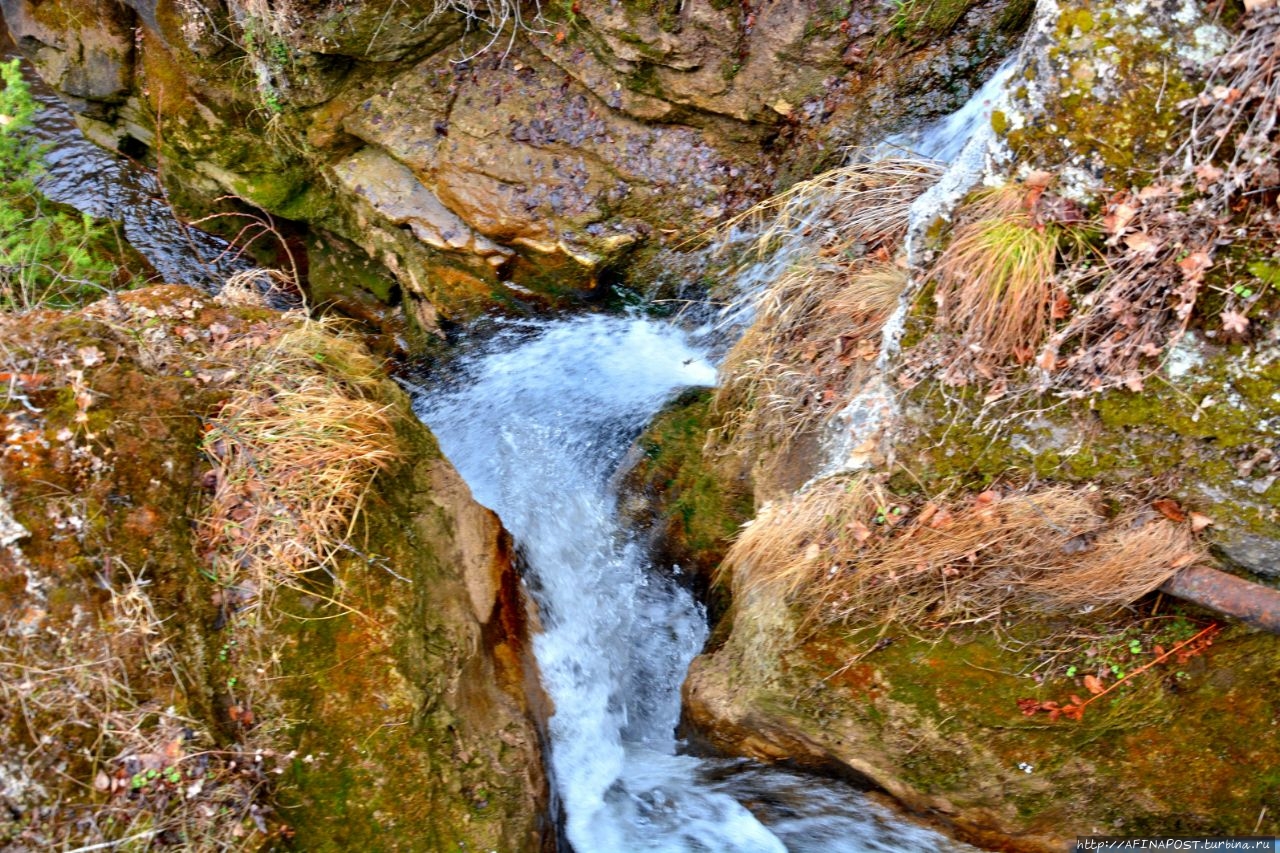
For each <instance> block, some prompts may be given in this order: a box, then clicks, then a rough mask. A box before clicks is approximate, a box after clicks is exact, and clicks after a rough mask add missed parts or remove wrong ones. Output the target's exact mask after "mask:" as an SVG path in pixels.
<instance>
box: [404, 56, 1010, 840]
mask: <svg viewBox="0 0 1280 853" xmlns="http://www.w3.org/2000/svg"><path fill="white" fill-rule="evenodd" d="M1015 65H1016V63H1014V62H1012V61H1011V62H1007V63H1006V64H1005V65H1004V66H1002V67H1001V69H1000V71H999V72H997V74H996V75H995V76H994V77H993V78H992V79H991V81H989V82H988V84H987V85H986V86H984V87H983V88H982V89H981V90H980V91H979V92H978V93H976V94H975V96H974V97H973V98H972V99H971V100H970V101H969V103H967V104H966V105H965V106H964V107H963V108H962V109H961V110H959V111H958V112H957V113H955V114H954V115H952V116H949V117H947V118H946V119H943V120H942V121H940V122H938V123H936V124H934V125H932V126H930V127H927V128H925V129H924V130H923V131H922V132H921V133H919V134H918V135H916V136H915V137H910V138H907V137H904V138H900V139H897V140H889V141H888V143H887V144H895V145H898V146H901V145H905V144H910V145H912V146H914V147H916V148H918V149H919V150H921V152H922V153H924V154H927V155H930V156H933V157H937V158H944V159H947V160H949V161H950V166H949V167H948V169H947V170H946V172H945V174H944V175H943V176H942V178H941V179H940V180H939V182H938V183H937V185H936V186H935V187H934V188H932V189H930V190H929V191H927V192H926V193H925V194H924V195H922V196H921V197H920V198H919V200H918V201H917V203H916V206H915V207H913V209H912V235H913V236H911V237H909V238H908V240H909V248H908V251H909V253H910V252H911V251H913V249H911V248H910V247H911V245H913V243H914V241H915V240H917V239H918V236H919V232H920V230H921V229H923V228H925V227H927V223H928V222H931V221H933V220H934V219H935V218H936V217H937V216H939V215H944V214H945V212H946V211H947V210H949V209H950V207H951V206H953V205H954V204H955V202H956V201H957V200H958V199H959V198H960V197H961V196H962V195H963V193H964V192H966V191H967V190H968V188H969V187H970V186H971V185H972V184H973V182H974V181H975V180H976V179H977V177H978V175H979V174H980V173H981V170H982V168H983V166H984V164H985V162H986V158H987V154H988V148H989V145H990V143H991V140H992V134H991V132H990V110H991V109H992V108H993V104H994V103H996V101H997V99H998V98H1000V97H1001V93H1002V92H1003V87H1004V84H1005V82H1006V81H1007V79H1008V77H1009V75H1011V74H1012V73H1013V70H1014V68H1015ZM788 243H789V244H790V245H784V246H783V247H781V248H780V249H779V250H778V251H777V252H775V253H773V255H772V256H770V257H768V258H765V259H763V260H762V261H760V263H758V264H754V265H751V266H750V267H748V268H746V269H744V270H743V271H741V273H740V281H739V292H740V293H741V292H742V291H743V290H744V289H746V288H747V287H749V286H750V284H744V283H743V282H746V281H747V280H748V279H750V280H752V281H754V283H755V286H761V282H765V281H767V280H768V279H769V277H770V276H772V275H776V274H777V273H778V272H780V271H781V270H782V269H784V268H785V266H786V264H788V263H789V262H790V258H792V257H794V256H795V253H797V252H802V251H803V250H804V248H803V238H802V237H801V235H800V234H799V233H797V234H796V235H795V239H794V240H791V241H788ZM905 310H906V308H905V303H904V306H903V307H902V308H901V309H900V311H899V314H900V315H905ZM744 320H745V318H744V317H742V316H738V315H735V316H730V317H728V318H727V319H726V318H722V322H721V324H720V326H719V329H720V330H721V336H722V335H723V328H724V327H725V326H726V325H729V326H740V325H742V324H743V322H744ZM901 322H902V318H901V316H899V317H898V318H897V319H896V320H895V321H894V323H893V325H894V328H895V329H897V330H900V327H901ZM714 325H715V324H709V325H708V326H705V327H704V328H703V329H701V330H698V332H696V333H695V334H693V335H690V334H686V333H685V332H684V331H682V330H681V329H680V328H678V327H677V326H674V325H670V324H665V323H662V322H659V321H657V320H653V319H650V318H646V317H643V316H628V317H618V316H582V317H574V318H569V319H555V320H545V321H534V322H523V323H519V324H512V325H510V326H509V327H508V328H506V329H505V330H504V331H502V332H501V333H499V334H497V335H495V336H493V337H492V338H491V339H489V340H488V341H487V342H485V343H483V344H482V345H480V346H479V347H478V348H477V349H476V350H474V351H473V352H471V353H470V354H468V355H466V356H464V357H462V358H461V360H460V363H459V364H456V365H455V366H454V369H455V372H456V375H455V376H454V377H453V378H452V379H451V380H450V381H449V382H448V383H447V384H443V385H441V386H439V387H433V388H430V389H424V390H421V391H419V392H418V393H417V394H416V395H415V401H416V402H415V405H416V408H417V412H418V414H419V416H420V417H421V418H422V419H423V420H424V421H425V422H426V423H427V424H428V425H429V426H430V427H431V429H432V430H433V431H434V432H435V434H436V436H437V438H438V439H439V441H440V446H441V448H442V450H443V451H444V453H445V455H446V456H447V457H448V458H449V459H450V460H451V461H452V462H453V463H454V465H456V466H457V468H458V469H459V471H460V472H461V473H462V476H463V477H464V478H465V479H466V480H467V482H468V483H469V484H470V486H471V488H472V491H473V492H474V494H475V496H476V498H477V499H478V500H479V501H480V502H481V503H483V504H485V505H487V506H489V507H491V508H493V509H494V510H495V511H496V512H497V513H498V514H499V516H501V518H502V520H503V522H504V523H505V524H506V526H507V528H508V529H509V530H510V531H511V533H512V535H513V536H514V538H515V540H516V542H517V544H518V546H519V547H520V549H521V551H522V553H523V554H524V556H525V558H526V561H527V567H528V573H527V577H526V580H527V583H528V588H529V590H530V593H531V595H532V597H533V599H534V601H535V602H536V604H537V606H538V609H539V612H540V615H541V623H542V627H543V630H542V632H541V633H540V634H539V635H538V636H537V637H535V639H534V652H535V655H536V657H537V660H538V666H539V670H540V673H541V678H542V682H543V686H544V687H545V689H546V690H547V693H548V694H549V695H550V697H551V699H552V701H553V703H554V705H555V713H554V715H553V716H552V718H551V720H550V723H549V728H550V739H551V744H550V753H551V755H550V770H551V775H552V778H553V782H554V784H555V786H556V790H557V793H558V794H559V798H560V802H561V803H562V805H563V809H564V820H565V834H566V836H567V838H568V840H569V843H570V844H571V845H572V847H573V849H574V850H575V851H577V853H621V851H626V853H650V852H651V851H652V853H693V851H708V853H727V852H728V851H741V853H775V851H776V852H777V853H783V852H784V851H792V853H807V852H809V851H811V853H863V851H872V850H875V851H937V850H947V849H953V850H959V849H967V848H963V846H962V845H958V844H955V843H954V842H951V841H948V840H947V839H945V838H943V837H942V836H940V835H938V834H936V833H934V832H932V831H929V830H926V829H923V828H921V827H918V826H915V825H912V824H909V823H906V822H904V821H903V820H902V819H900V818H897V817H895V816H893V815H892V814H891V813H889V812H888V811H886V810H885V809H884V808H883V807H881V806H879V805H877V804H875V803H874V802H872V801H870V800H868V799H867V798H865V797H864V796H863V795H862V794H861V793H860V792H859V791H857V790H855V789H853V788H851V787H849V786H846V785H843V784H842V783H839V782H835V781H831V780H824V779H818V778H814V777H809V776H804V775H800V774H796V773H794V772H790V771H783V770H780V769H777V768H769V767H762V766H759V765H755V764H753V763H750V762H737V761H725V760H712V759H705V758H697V757H693V756H691V755H687V754H683V753H682V750H681V746H682V745H681V744H680V743H679V742H678V741H677V739H676V737H675V728H676V724H677V722H678V719H679V713H680V693H679V689H680V684H681V683H682V681H683V680H684V676H685V673H686V671H687V668H688V665H689V663H690V661H691V660H692V659H693V657H694V656H695V655H696V654H698V653H699V652H700V651H701V649H702V645H703V643H704V642H705V640H706V633H707V628H706V619H705V614H704V613H703V611H702V608H701V607H700V606H699V604H698V603H697V602H696V601H695V600H694V599H693V597H692V596H691V595H690V594H689V592H688V590H687V589H686V588H684V587H683V586H681V585H680V584H679V583H677V582H676V581H675V580H674V579H673V578H672V577H671V576H670V575H669V574H665V573H663V572H660V571H659V570H658V567H655V566H653V565H651V564H650V562H649V557H648V555H647V554H646V553H645V551H644V549H643V548H642V547H641V545H640V544H639V543H638V542H637V541H636V540H635V539H634V538H633V537H632V536H630V535H629V534H628V532H627V531H626V530H625V529H624V528H623V526H622V525H621V523H620V521H619V519H618V515H617V506H616V495H615V494H614V493H613V491H612V490H611V488H612V487H611V483H612V481H613V477H612V475H613V474H614V473H615V469H616V467H617V466H618V464H619V463H620V462H621V460H622V458H623V456H624V454H625V452H626V450H627V448H628V447H629V446H630V444H631V443H632V442H633V441H634V440H635V438H636V436H637V435H639V433H640V431H641V430H642V429H643V427H644V426H645V424H647V423H648V422H649V420H650V419H651V418H652V417H653V416H654V415H655V414H656V413H657V412H658V410H659V409H660V408H661V406H662V405H663V404H664V403H665V402H666V401H667V400H668V399H670V398H671V397H672V396H673V395H674V393H675V392H676V391H677V390H678V389H680V388H682V387H687V386H698V385H704V386H705V385H712V384H714V382H715V368H714V366H713V365H712V363H711V359H710V355H709V352H710V350H709V347H710V346H711V345H712V344H710V343H707V342H708V341H711V340H713V339H714V338H715V337H716V334H715V332H714V329H713V326H714ZM897 333H898V332H897V331H895V330H894V329H888V330H886V332H885V338H884V342H885V343H884V353H883V354H882V358H881V363H882V364H881V366H882V369H883V367H884V364H885V363H886V362H887V359H888V357H889V356H888V353H889V352H890V351H891V349H892V347H893V346H894V345H895V343H896V334H897ZM695 341H696V342H695ZM875 385H876V387H875V388H873V389H872V390H871V391H870V392H868V394H866V395H863V396H861V397H860V398H859V400H855V401H854V405H852V406H850V408H849V409H847V410H846V411H845V412H843V413H841V415H840V416H839V417H838V420H839V422H840V423H841V424H842V430H841V432H842V435H840V436H839V437H837V440H836V441H835V442H834V443H833V448H834V449H833V456H832V459H833V470H834V469H836V468H838V466H839V465H841V464H844V462H845V460H846V457H847V455H848V453H847V451H848V446H849V445H848V444H847V443H848V442H849V441H852V440H855V439H857V438H859V437H864V436H866V435H867V434H868V430H874V429H876V428H877V427H878V425H880V424H882V423H883V421H884V419H885V418H887V417H889V416H891V414H892V398H891V396H890V395H889V394H888V391H887V389H886V388H884V386H883V383H882V382H879V383H875ZM841 442H844V443H845V444H843V445H842V444H841ZM841 447H844V455H843V456H842V455H841V452H842V451H841ZM746 804H750V806H751V808H750V809H748V807H747V805H746Z"/></svg>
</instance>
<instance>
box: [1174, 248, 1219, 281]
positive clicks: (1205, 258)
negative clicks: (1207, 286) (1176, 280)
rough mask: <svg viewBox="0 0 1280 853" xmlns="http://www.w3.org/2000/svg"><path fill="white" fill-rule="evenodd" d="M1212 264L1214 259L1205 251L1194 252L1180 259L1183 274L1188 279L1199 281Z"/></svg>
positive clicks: (1179, 266) (1179, 263) (1179, 265)
mask: <svg viewBox="0 0 1280 853" xmlns="http://www.w3.org/2000/svg"><path fill="white" fill-rule="evenodd" d="M1211 266H1213V261H1212V260H1211V259H1210V258H1209V255H1208V254H1207V253H1205V252H1192V253H1191V254H1189V255H1187V256H1186V257H1185V258H1183V259H1182V260H1180V261H1178V268H1179V269H1181V270H1182V276H1183V278H1185V279H1186V280H1187V281H1199V280H1200V279H1201V278H1203V277H1204V271H1205V270H1207V269H1208V268H1209V267H1211Z"/></svg>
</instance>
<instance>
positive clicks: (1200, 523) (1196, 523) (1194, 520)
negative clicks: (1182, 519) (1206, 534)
mask: <svg viewBox="0 0 1280 853" xmlns="http://www.w3.org/2000/svg"><path fill="white" fill-rule="evenodd" d="M1187 517H1188V518H1190V519H1191V531H1192V532H1193V533H1199V532H1200V531H1201V530H1204V529H1205V528H1206V527H1208V526H1209V525H1211V524H1213V519H1212V518H1210V517H1209V516H1207V515H1205V514H1204V513H1202V512H1191V513H1188V514H1187Z"/></svg>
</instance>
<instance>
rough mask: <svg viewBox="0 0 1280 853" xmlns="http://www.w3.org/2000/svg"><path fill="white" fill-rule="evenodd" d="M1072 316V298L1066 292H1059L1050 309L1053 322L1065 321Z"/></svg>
mask: <svg viewBox="0 0 1280 853" xmlns="http://www.w3.org/2000/svg"><path fill="white" fill-rule="evenodd" d="M1070 316H1071V298H1070V297H1069V296H1067V294H1066V292H1065V291H1062V290H1059V291H1058V294H1057V296H1055V297H1054V299H1053V305H1052V306H1051V307H1050V309H1049V317H1050V319H1053V320H1065V319H1066V318H1067V317H1070Z"/></svg>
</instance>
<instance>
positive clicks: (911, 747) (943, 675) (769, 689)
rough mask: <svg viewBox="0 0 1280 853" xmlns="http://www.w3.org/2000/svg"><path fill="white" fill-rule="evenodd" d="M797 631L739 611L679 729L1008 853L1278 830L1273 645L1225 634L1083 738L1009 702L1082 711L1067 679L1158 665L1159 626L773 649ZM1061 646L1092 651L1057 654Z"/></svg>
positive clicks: (757, 609) (1074, 726)
mask: <svg viewBox="0 0 1280 853" xmlns="http://www.w3.org/2000/svg"><path fill="white" fill-rule="evenodd" d="M1161 626H1164V627H1161ZM794 627H795V623H794V622H792V621H791V620H790V619H789V618H783V620H782V622H781V624H780V623H779V614H778V613H777V608H776V605H773V604H771V603H769V602H749V603H746V604H745V606H744V602H743V601H742V600H741V599H740V600H739V601H738V602H737V607H736V611H735V614H734V630H733V634H732V636H731V638H730V640H729V642H728V643H727V644H726V645H725V646H724V647H723V648H721V649H720V650H718V651H717V652H716V653H715V654H713V655H709V656H704V657H702V658H699V659H698V660H696V661H695V662H694V665H693V668H692V670H691V672H690V676H689V680H688V681H687V683H686V686H685V699H686V702H687V707H688V714H689V716H690V718H691V720H692V721H693V722H694V723H695V724H696V725H697V726H698V727H699V729H700V730H701V731H703V732H705V733H707V734H708V735H709V736H710V737H711V739H712V740H713V742H714V743H716V744H717V745H719V746H720V747H721V748H724V749H726V750H728V751H730V752H732V753H735V754H741V755H749V756H752V757H755V758H759V759H761V760H765V761H775V760H778V759H783V758H785V759H788V760H793V761H798V762H800V763H802V764H805V765H808V766H810V767H814V768H815V769H818V770H823V771H828V772H829V771H831V770H832V769H836V768H838V769H840V770H842V771H843V772H844V773H852V774H854V775H856V776H859V777H861V778H863V779H864V780H866V781H868V782H870V783H871V784H873V785H876V786H878V787H881V788H883V789H884V790H886V791H888V792H889V793H891V794H892V795H894V797H896V798H897V799H898V800H900V801H901V802H903V803H904V804H906V805H907V806H908V807H909V808H911V809H913V810H915V811H917V812H919V813H921V814H924V815H928V816H930V817H932V818H934V819H937V820H940V821H942V822H943V823H944V824H945V825H948V826H950V827H951V828H952V830H953V831H955V832H956V833H957V834H959V835H960V836H961V837H964V838H967V839H969V840H971V841H973V842H975V843H978V844H980V845H983V846H991V847H994V848H998V849H1004V850H1035V851H1040V850H1044V851H1048V850H1061V849H1063V848H1064V847H1065V846H1067V845H1068V844H1069V843H1070V841H1071V840H1072V839H1073V838H1074V837H1075V836H1076V835H1085V834H1099V835H1125V836H1132V835H1143V834H1148V833H1155V834H1166V833H1187V834H1206V835H1214V834H1224V835H1225V834H1248V833H1250V832H1252V831H1254V830H1255V828H1258V827H1260V828H1259V829H1258V831H1262V832H1273V831H1274V828H1275V827H1276V826H1278V825H1280V824H1277V823H1276V822H1275V819H1274V818H1272V817H1271V813H1272V811H1273V810H1274V808H1275V804H1276V803H1277V802H1278V799H1277V798H1280V777H1277V775H1276V773H1275V772H1274V768H1276V767H1280V752H1278V751H1277V749H1278V744H1280V741H1277V739H1276V738H1275V736H1274V731H1273V730H1274V724H1275V715H1276V713H1277V709H1276V707H1275V701H1274V698H1273V697H1274V685H1275V683H1276V682H1275V679H1276V673H1277V663H1280V658H1278V657H1277V655H1280V644H1277V642H1276V639H1275V638H1274V637H1272V636H1270V635H1266V634H1258V633H1254V632H1252V631H1250V630H1248V629H1245V628H1232V629H1230V630H1228V631H1227V632H1226V633H1224V634H1223V635H1222V636H1221V637H1220V638H1219V639H1218V640H1217V641H1216V642H1214V644H1213V645H1212V646H1211V647H1210V648H1209V649H1208V650H1207V651H1204V652H1203V653H1201V654H1198V655H1196V656H1194V657H1191V658H1188V659H1186V660H1185V661H1183V662H1181V663H1179V662H1177V660H1176V659H1171V660H1170V662H1169V663H1167V664H1162V665H1157V666H1155V667H1154V668H1152V669H1150V670H1148V671H1146V672H1143V673H1141V674H1138V675H1135V676H1134V677H1133V678H1132V679H1131V680H1130V681H1129V682H1127V683H1126V684H1125V685H1124V686H1122V687H1121V688H1119V689H1117V690H1116V691H1114V692H1113V693H1110V694H1108V695H1106V696H1103V697H1100V698H1099V699H1098V701H1096V702H1094V703H1093V704H1091V705H1090V706H1088V707H1087V709H1086V711H1085V713H1084V715H1083V718H1082V719H1080V720H1078V721H1077V720H1073V719H1068V718H1066V717H1061V718H1057V719H1052V720H1051V719H1050V718H1049V716H1048V715H1046V714H1037V715H1034V716H1026V715H1024V714H1023V713H1021V711H1020V706H1019V700H1027V699H1030V700H1032V702H1033V703H1035V702H1044V701H1054V702H1060V703H1062V704H1064V705H1065V704H1070V702H1071V699H1070V697H1071V696H1072V695H1073V694H1082V695H1084V696H1089V695H1090V694H1089V692H1088V690H1087V689H1086V688H1085V687H1084V686H1082V685H1081V683H1080V675H1083V674H1089V673H1092V672H1096V671H1098V670H1099V669H1100V668H1101V669H1102V670H1104V671H1105V668H1106V667H1107V666H1109V665H1110V663H1109V662H1110V661H1112V660H1113V659H1114V660H1115V661H1119V662H1120V665H1123V666H1125V667H1128V668H1134V667H1137V666H1139V665H1141V664H1142V663H1145V662H1148V661H1151V660H1154V659H1155V656H1156V655H1155V654H1154V652H1153V651H1152V650H1153V648H1154V646H1155V645H1157V644H1161V643H1163V645H1162V648H1164V647H1166V646H1168V647H1170V648H1171V647H1172V643H1173V641H1174V640H1175V637H1176V638H1181V639H1186V638H1187V635H1188V634H1190V629H1188V628H1187V627H1186V626H1185V625H1183V624H1180V623H1178V621H1177V620H1159V619H1157V620H1152V621H1150V622H1141V621H1139V622H1138V623H1136V625H1132V624H1131V625H1128V626H1127V627H1125V626H1122V625H1120V624H1107V623H1098V622H1096V621H1091V622H1085V623H1080V624H1077V625H1074V626H1072V625H1071V624H1069V623H1068V624H1023V625H1019V626H1012V627H1009V628H1008V629H1007V633H1004V632H1002V633H1001V634H996V633H993V632H992V631H991V630H990V629H989V628H978V629H976V630H970V631H965V630H956V631H952V632H950V633H949V634H947V635H937V634H932V635H931V634H928V633H925V634H923V635H922V634H921V633H920V632H919V631H918V630H915V629H904V628H902V627H900V626H895V625H889V626H886V627H885V628H883V629H877V628H871V629H868V630H863V631H850V630H842V629H838V628H834V629H826V630H823V631H822V632H820V633H817V634H816V635H812V634H809V635H804V636H805V638H804V640H803V641H802V642H794V643H789V642H787V641H786V640H783V639H782V638H781V637H780V636H779V631H780V629H781V630H782V631H786V630H788V629H792V628H794ZM1073 631H1075V632H1081V633H1080V634H1079V636H1083V637H1088V638H1089V639H1088V640H1087V641H1085V642H1080V641H1078V640H1076V641H1066V642H1063V638H1064V637H1066V636H1068V635H1069V634H1070V633H1071V632H1073ZM1126 632H1128V633H1126ZM783 636H785V634H784V635H783ZM1137 636H1142V637H1143V639H1142V640H1139V641H1138V645H1137V646H1131V645H1129V643H1130V642H1131V641H1132V639H1133V638H1135V637H1137ZM877 640H879V642H877ZM1050 648H1052V649H1054V650H1055V651H1054V652H1048V651H1047V650H1048V649H1050ZM1134 648H1137V649H1138V651H1137V652H1136V653H1135V652H1133V651H1132V650H1133V649H1134ZM1028 649H1037V650H1045V651H1043V652H1037V653H1031V654H1028V653H1027V650H1028ZM1064 652H1066V654H1063V653H1064ZM1055 654H1057V655H1059V656H1058V657H1055V656H1054V655H1055ZM1077 670H1078V671H1079V673H1080V674H1079V675H1077ZM1067 673H1072V675H1071V676H1068V675H1067ZM1267 685H1272V687H1271V688H1268V687H1267ZM1227 720H1230V723H1229V724H1224V722H1225V721H1227ZM1246 767H1252V768H1261V769H1262V772H1258V773H1254V772H1248V771H1244V770H1243V768H1246ZM1259 820H1261V824H1259Z"/></svg>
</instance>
